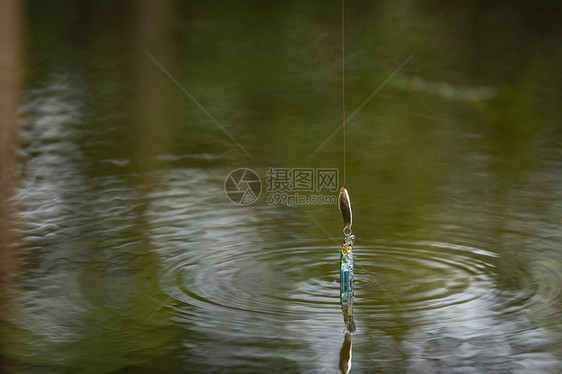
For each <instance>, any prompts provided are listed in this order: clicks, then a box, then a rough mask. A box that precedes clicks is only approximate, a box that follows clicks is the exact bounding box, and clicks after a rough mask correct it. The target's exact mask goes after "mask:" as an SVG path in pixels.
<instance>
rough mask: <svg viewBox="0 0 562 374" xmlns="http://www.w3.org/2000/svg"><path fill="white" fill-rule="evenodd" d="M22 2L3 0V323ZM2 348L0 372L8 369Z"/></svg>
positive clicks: (7, 305) (12, 261) (0, 333)
mask: <svg viewBox="0 0 562 374" xmlns="http://www.w3.org/2000/svg"><path fill="white" fill-rule="evenodd" d="M21 34H22V2H21V1H19V0H3V1H0V71H1V75H0V322H2V321H6V320H7V317H8V313H10V312H12V309H13V303H12V296H13V293H14V291H13V288H14V285H13V278H14V276H15V275H16V274H17V273H18V271H17V269H18V254H17V247H16V235H15V233H14V231H15V229H16V227H17V220H16V218H15V213H16V209H17V207H16V202H15V201H14V199H13V195H14V191H15V189H16V187H17V176H16V171H17V147H18V144H19V139H18V107H19V105H20V96H21V92H20V91H21V86H22V73H23V67H22V63H23V62H22V56H21V55H22V51H21V46H22V35H21ZM5 326H6V324H5V323H0V347H2V346H5V345H6V343H7V341H6V340H7V336H8V334H7V333H6V331H5ZM4 354H5V353H4V352H3V349H0V371H1V372H4V370H7V368H6V366H7V365H8V364H9V363H6V360H5V359H4V357H3V356H4Z"/></svg>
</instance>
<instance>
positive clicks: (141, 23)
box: [131, 0, 172, 174]
mask: <svg viewBox="0 0 562 374" xmlns="http://www.w3.org/2000/svg"><path fill="white" fill-rule="evenodd" d="M133 5H134V12H133V14H134V29H133V30H132V31H133V35H132V36H133V44H134V45H133V47H134V53H133V61H132V66H134V67H135V70H134V74H135V75H134V76H133V82H134V84H135V86H134V87H133V88H134V96H133V100H132V110H133V113H132V116H131V118H132V121H133V131H134V132H133V134H132V136H133V140H134V143H133V144H134V150H133V155H134V160H133V165H134V169H135V170H134V171H135V172H140V173H141V174H142V173H143V172H147V171H151V170H153V169H154V168H155V167H156V166H157V157H158V155H161V154H163V153H164V152H166V151H169V149H168V148H169V140H170V133H169V132H170V123H169V121H167V118H169V115H168V114H169V113H168V111H167V110H166V106H167V103H169V97H168V95H167V93H169V92H170V90H169V81H167V80H166V79H165V76H164V75H163V73H162V71H160V70H159V68H158V67H157V66H156V65H155V64H154V63H153V62H152V61H151V60H150V58H149V57H148V55H147V54H150V55H152V56H154V58H155V59H156V60H157V61H159V62H160V63H161V64H162V65H164V66H168V65H169V62H170V46H171V43H170V42H169V35H168V32H167V27H168V26H169V25H170V18H171V16H172V12H171V9H172V7H171V2H170V1H152V0H141V1H135V2H134V3H133Z"/></svg>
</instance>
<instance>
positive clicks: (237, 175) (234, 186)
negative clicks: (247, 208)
mask: <svg viewBox="0 0 562 374" xmlns="http://www.w3.org/2000/svg"><path fill="white" fill-rule="evenodd" d="M224 192H225V193H226V196H228V198H229V199H230V201H232V202H233V203H234V204H237V205H250V204H251V203H253V202H254V201H256V200H257V199H258V197H260V194H261V180H260V177H259V176H258V175H257V174H256V172H255V171H253V170H251V169H246V168H240V169H236V170H234V171H232V172H231V173H230V174H228V177H226V180H225V181H224Z"/></svg>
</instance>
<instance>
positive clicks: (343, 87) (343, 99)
mask: <svg viewBox="0 0 562 374" xmlns="http://www.w3.org/2000/svg"><path fill="white" fill-rule="evenodd" d="M341 73H342V74H341V75H342V109H343V110H342V112H343V185H342V187H345V0H342V1H341Z"/></svg>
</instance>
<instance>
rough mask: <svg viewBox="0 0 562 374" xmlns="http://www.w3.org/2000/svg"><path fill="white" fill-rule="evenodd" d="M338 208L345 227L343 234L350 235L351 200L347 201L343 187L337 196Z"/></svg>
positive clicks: (347, 194)
mask: <svg viewBox="0 0 562 374" xmlns="http://www.w3.org/2000/svg"><path fill="white" fill-rule="evenodd" d="M338 208H339V209H340V212H341V215H342V217H343V223H344V225H345V227H344V233H345V234H346V236H347V235H349V234H351V224H352V214H351V200H349V193H348V192H347V190H346V189H345V188H344V187H343V186H342V188H341V190H340V194H339V196H338ZM346 230H347V231H346Z"/></svg>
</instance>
